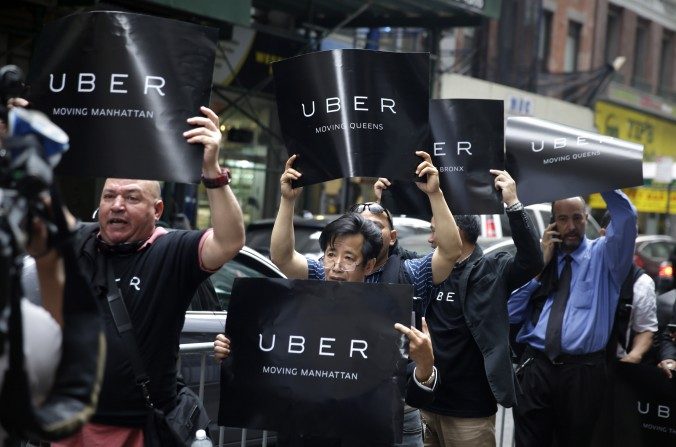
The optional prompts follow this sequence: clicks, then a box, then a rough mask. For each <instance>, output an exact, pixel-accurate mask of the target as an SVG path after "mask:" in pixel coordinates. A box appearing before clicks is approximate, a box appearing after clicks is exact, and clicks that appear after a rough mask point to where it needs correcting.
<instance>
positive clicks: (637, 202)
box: [589, 187, 676, 214]
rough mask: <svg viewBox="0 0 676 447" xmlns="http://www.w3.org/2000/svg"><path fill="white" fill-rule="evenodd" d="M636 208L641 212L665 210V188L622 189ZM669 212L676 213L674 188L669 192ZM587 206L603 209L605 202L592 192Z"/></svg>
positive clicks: (663, 211) (675, 191) (664, 211)
mask: <svg viewBox="0 0 676 447" xmlns="http://www.w3.org/2000/svg"><path fill="white" fill-rule="evenodd" d="M623 191H624V192H625V193H626V194H627V196H628V197H629V199H630V200H631V202H632V203H633V204H634V206H635V207H636V209H637V210H638V211H639V212H641V213H661V214H664V213H666V212H667V193H668V192H667V189H666V188H663V189H662V188H647V187H642V188H629V189H625V190H623ZM670 202H671V204H670V206H669V214H676V189H674V190H672V191H671V194H670ZM589 206H590V207H591V208H600V209H604V208H605V207H606V203H605V202H604V201H603V199H602V198H601V194H592V195H591V196H589Z"/></svg>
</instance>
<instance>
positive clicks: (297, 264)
mask: <svg viewBox="0 0 676 447" xmlns="http://www.w3.org/2000/svg"><path fill="white" fill-rule="evenodd" d="M297 157H298V156H297V155H292V156H291V157H290V158H289V159H288V160H287V161H286V165H285V167H284V173H283V174H282V177H281V178H280V180H279V181H280V190H281V192H282V197H281V200H280V202H279V211H277V218H276V219H275V225H274V226H273V227H272V235H271V237H270V259H272V262H274V263H275V265H276V266H277V267H278V268H279V269H280V270H281V271H282V273H284V274H285V275H286V276H287V277H289V278H294V279H307V277H308V267H307V259H305V256H303V255H301V254H300V253H298V252H297V251H296V249H295V243H296V238H295V235H294V230H293V209H294V205H295V203H296V198H297V197H298V195H299V194H300V193H301V191H302V188H296V189H293V188H292V187H291V182H292V181H293V180H298V179H299V178H300V176H301V173H300V172H298V171H296V170H295V169H293V167H292V166H293V162H294V161H295V160H296V158H297Z"/></svg>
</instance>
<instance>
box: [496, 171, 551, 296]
mask: <svg viewBox="0 0 676 447" xmlns="http://www.w3.org/2000/svg"><path fill="white" fill-rule="evenodd" d="M490 172H491V174H493V175H494V176H495V189H497V190H499V191H501V192H502V201H503V203H504V204H505V205H506V206H507V210H506V212H507V218H508V219H509V227H510V229H511V230H512V239H513V240H514V246H515V247H516V254H515V255H514V257H513V258H512V259H511V262H509V263H508V264H507V270H506V279H507V281H506V285H507V288H508V290H509V292H511V291H513V290H514V289H516V288H518V287H521V286H522V285H523V284H525V283H526V282H527V281H529V280H531V279H532V278H534V277H535V276H536V275H537V274H538V273H540V271H542V269H543V267H544V263H543V262H542V250H541V248H540V241H539V239H538V235H537V233H536V232H535V225H533V223H532V222H531V221H530V218H529V217H528V214H526V212H525V211H524V210H523V205H521V203H520V202H519V198H518V197H517V195H516V182H515V181H514V179H513V178H512V176H511V175H509V173H508V172H507V171H501V170H497V169H491V171H490Z"/></svg>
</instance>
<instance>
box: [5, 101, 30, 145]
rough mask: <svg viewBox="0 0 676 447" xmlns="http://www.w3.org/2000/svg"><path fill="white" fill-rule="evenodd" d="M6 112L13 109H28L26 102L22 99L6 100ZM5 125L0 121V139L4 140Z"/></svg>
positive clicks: (6, 130)
mask: <svg viewBox="0 0 676 447" xmlns="http://www.w3.org/2000/svg"><path fill="white" fill-rule="evenodd" d="M6 106H7V110H11V109H13V108H14V107H28V101H26V100H25V99H23V98H9V99H8V100H7V104H6ZM7 132H8V129H7V123H5V122H4V121H2V120H0V138H4V137H5V136H6V135H7Z"/></svg>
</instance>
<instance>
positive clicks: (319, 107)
mask: <svg viewBox="0 0 676 447" xmlns="http://www.w3.org/2000/svg"><path fill="white" fill-rule="evenodd" d="M272 67H273V74H274V79H275V91H276V96H277V110H278V112H279V120H280V124H281V128H282V134H283V136H284V142H285V143H286V148H287V151H288V153H289V155H293V154H300V157H299V158H298V159H297V160H296V162H295V163H294V168H296V169H298V170H299V171H300V172H301V173H302V174H303V176H302V177H301V178H300V180H299V181H298V182H295V183H294V186H303V185H310V184H314V183H321V182H324V181H327V180H333V179H336V178H344V177H356V176H363V177H387V178H389V179H405V180H414V179H415V178H416V177H415V167H416V166H417V165H418V164H419V163H420V161H421V159H420V158H419V157H417V156H416V155H415V151H416V150H424V147H425V146H424V145H425V142H426V139H427V137H428V135H429V125H428V117H427V114H428V98H429V54H427V53H390V52H380V51H371V50H355V49H348V50H331V51H322V52H317V53H310V54H305V55H302V56H296V57H293V58H290V59H286V60H283V61H280V62H276V63H274V64H273V66H272Z"/></svg>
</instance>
